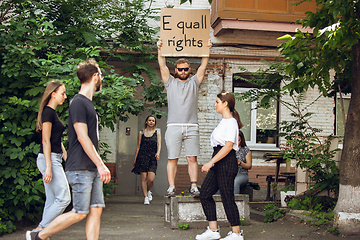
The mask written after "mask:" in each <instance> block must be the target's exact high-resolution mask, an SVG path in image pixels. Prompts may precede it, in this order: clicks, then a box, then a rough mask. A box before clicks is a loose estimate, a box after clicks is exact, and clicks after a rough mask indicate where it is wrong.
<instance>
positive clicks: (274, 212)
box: [264, 204, 286, 222]
mask: <svg viewBox="0 0 360 240" xmlns="http://www.w3.org/2000/svg"><path fill="white" fill-rule="evenodd" d="M264 208H265V211H264V213H265V216H266V217H265V219H264V222H274V221H276V220H278V219H279V218H282V217H284V216H285V213H286V210H285V209H281V208H279V207H278V206H275V205H274V204H268V205H266V206H265V207H264Z"/></svg>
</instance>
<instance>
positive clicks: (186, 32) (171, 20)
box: [160, 8, 210, 57]
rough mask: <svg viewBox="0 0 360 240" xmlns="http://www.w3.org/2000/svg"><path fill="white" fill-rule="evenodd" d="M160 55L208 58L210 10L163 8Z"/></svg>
mask: <svg viewBox="0 0 360 240" xmlns="http://www.w3.org/2000/svg"><path fill="white" fill-rule="evenodd" d="M160 24H161V25H160V38H161V39H162V42H163V46H162V48H161V50H160V55H161V56H164V57H167V56H193V57H208V56H209V48H208V47H206V44H207V41H208V40H209V38H210V9H179V8H162V9H161V21H160Z"/></svg>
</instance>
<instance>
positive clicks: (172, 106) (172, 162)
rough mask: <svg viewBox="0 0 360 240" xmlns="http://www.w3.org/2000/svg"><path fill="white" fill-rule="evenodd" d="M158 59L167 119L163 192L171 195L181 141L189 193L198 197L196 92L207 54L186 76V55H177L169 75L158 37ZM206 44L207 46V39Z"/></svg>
mask: <svg viewBox="0 0 360 240" xmlns="http://www.w3.org/2000/svg"><path fill="white" fill-rule="evenodd" d="M157 46H158V50H159V51H158V61H159V67H160V73H161V78H162V80H163V82H164V85H165V88H166V92H167V101H168V119H167V130H166V133H165V142H166V146H167V151H168V163H167V168H166V170H167V176H168V181H169V188H168V190H167V196H169V197H173V196H175V176H176V171H177V162H178V160H179V157H180V154H181V146H182V142H184V146H185V155H186V159H187V162H188V173H189V176H190V181H191V188H190V193H191V195H192V196H193V197H199V196H200V192H199V190H198V188H197V178H198V163H197V156H198V155H199V153H200V149H199V145H200V144H199V125H198V117H197V110H198V95H199V89H200V84H201V82H202V81H203V79H204V76H205V70H206V66H207V64H208V62H209V58H208V57H203V58H202V59H201V64H200V66H199V68H198V70H197V72H196V74H195V75H194V76H192V77H190V70H191V68H190V63H189V61H188V60H187V59H185V58H181V59H179V60H177V61H176V63H175V66H176V68H175V76H172V75H170V71H169V68H168V67H167V66H166V60H165V57H163V56H160V49H161V47H162V40H161V39H159V41H158V43H157ZM207 47H211V42H210V40H209V41H208V43H207Z"/></svg>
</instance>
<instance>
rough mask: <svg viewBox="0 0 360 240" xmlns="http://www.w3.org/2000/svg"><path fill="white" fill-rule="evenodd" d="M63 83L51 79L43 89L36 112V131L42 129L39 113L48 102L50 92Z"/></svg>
mask: <svg viewBox="0 0 360 240" xmlns="http://www.w3.org/2000/svg"><path fill="white" fill-rule="evenodd" d="M63 85H64V84H63V83H62V82H59V81H56V80H53V81H51V82H49V83H48V84H47V85H46V88H45V91H44V93H43V95H42V98H41V102H40V107H39V112H38V116H37V119H36V131H37V132H40V131H41V130H42V119H41V115H42V112H43V110H44V107H45V106H46V105H47V104H48V103H49V101H50V98H51V94H52V93H53V92H56V91H57V90H58V89H59V87H60V86H63Z"/></svg>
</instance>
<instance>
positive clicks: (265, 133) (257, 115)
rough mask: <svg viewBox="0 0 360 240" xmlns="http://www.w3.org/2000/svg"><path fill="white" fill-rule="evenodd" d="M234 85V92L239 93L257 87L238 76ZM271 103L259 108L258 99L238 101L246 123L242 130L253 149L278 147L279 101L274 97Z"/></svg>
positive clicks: (241, 116) (236, 105)
mask: <svg viewBox="0 0 360 240" xmlns="http://www.w3.org/2000/svg"><path fill="white" fill-rule="evenodd" d="M239 75H240V74H239ZM241 77H244V78H246V75H242V74H241ZM233 86H234V92H235V93H239V94H241V93H244V92H247V91H249V90H251V89H254V88H256V87H257V86H255V85H252V84H249V83H246V82H245V81H242V80H239V79H236V78H235V79H234V85H233ZM270 105H271V106H270V108H268V109H263V108H259V109H257V108H256V107H257V101H253V102H245V101H236V104H235V109H236V110H237V111H238V112H239V114H240V119H241V122H242V123H243V124H244V127H243V128H242V129H241V131H242V132H243V133H244V136H245V140H246V144H247V145H248V146H249V147H250V148H251V149H254V150H256V149H258V150H275V149H277V145H278V144H277V142H278V137H276V135H277V130H276V125H277V123H278V122H279V116H278V109H279V103H278V101H276V100H275V99H272V100H271V101H270Z"/></svg>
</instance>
